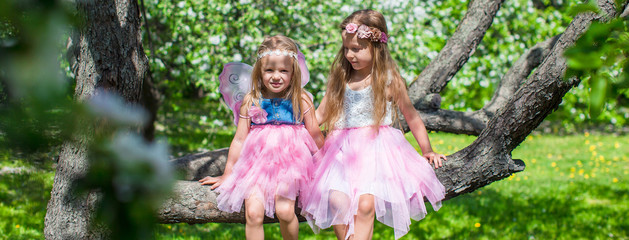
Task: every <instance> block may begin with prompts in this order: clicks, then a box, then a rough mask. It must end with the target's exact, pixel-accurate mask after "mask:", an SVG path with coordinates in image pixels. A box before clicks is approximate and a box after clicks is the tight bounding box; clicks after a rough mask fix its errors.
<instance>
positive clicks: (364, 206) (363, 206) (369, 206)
mask: <svg viewBox="0 0 629 240" xmlns="http://www.w3.org/2000/svg"><path fill="white" fill-rule="evenodd" d="M375 212H376V209H375V205H374V201H373V198H366V199H362V198H361V199H360V200H359V201H358V214H359V215H363V216H373V215H374V214H375Z"/></svg>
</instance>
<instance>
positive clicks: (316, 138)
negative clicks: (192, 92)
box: [200, 36, 323, 239]
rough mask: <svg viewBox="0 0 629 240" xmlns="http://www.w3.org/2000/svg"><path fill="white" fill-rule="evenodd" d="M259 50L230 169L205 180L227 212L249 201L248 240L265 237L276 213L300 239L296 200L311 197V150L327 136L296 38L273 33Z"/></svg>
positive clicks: (287, 235)
mask: <svg viewBox="0 0 629 240" xmlns="http://www.w3.org/2000/svg"><path fill="white" fill-rule="evenodd" d="M257 53H258V60H257V61H256V63H255V64H254V66H253V70H252V73H251V79H252V81H251V86H250V87H251V88H250V89H251V91H250V92H249V93H248V94H247V95H245V96H244V98H243V99H242V105H240V107H239V110H240V111H239V113H237V116H238V124H237V129H236V135H235V136H234V139H233V141H232V143H231V145H230V148H229V154H228V157H227V163H226V166H225V172H224V173H223V175H222V176H219V177H206V178H203V179H201V180H200V182H201V183H202V184H204V185H205V184H211V185H212V189H216V191H217V192H218V193H219V196H218V197H217V199H216V201H217V205H218V208H219V209H220V210H222V211H226V212H238V211H240V209H241V206H242V204H243V201H244V204H245V216H246V227H245V235H246V237H247V239H264V229H263V227H262V223H263V219H264V215H266V216H268V217H273V216H274V215H276V216H277V218H278V220H279V222H280V230H281V233H282V237H283V238H284V239H297V236H298V231H299V221H298V219H297V216H296V215H295V210H294V209H295V200H296V197H297V196H298V195H300V199H306V198H307V197H306V196H305V194H306V193H308V191H309V189H306V188H307V186H308V181H309V180H310V177H309V171H310V169H311V168H312V167H313V160H312V154H313V153H314V152H315V151H317V149H318V148H319V147H321V146H322V145H323V135H322V134H321V131H320V130H319V127H318V124H317V120H316V118H315V114H314V109H313V104H312V101H311V99H310V97H309V96H308V95H307V94H306V93H305V91H303V90H302V82H301V81H302V80H304V79H302V72H303V71H307V69H305V63H303V62H300V60H298V59H301V60H303V55H301V52H299V49H298V47H297V45H296V44H295V42H294V41H293V40H291V39H290V38H288V37H284V36H273V37H269V38H266V39H265V40H264V42H262V44H261V46H260V47H259V49H258V52H257ZM298 53H299V54H298ZM300 63H301V64H300ZM227 68H229V66H227V65H226V66H225V69H227ZM224 71H225V70H224ZM306 75H307V74H306ZM235 79H236V80H237V77H236V78H235ZM229 81H232V76H230V80H229ZM304 81H305V80H304ZM236 97H238V96H236ZM237 109H238V108H237ZM235 112H237V111H235ZM300 205H301V204H300Z"/></svg>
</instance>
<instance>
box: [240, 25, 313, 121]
mask: <svg viewBox="0 0 629 240" xmlns="http://www.w3.org/2000/svg"><path fill="white" fill-rule="evenodd" d="M273 50H280V51H282V50H286V51H291V52H294V53H295V54H297V53H298V52H299V50H298V47H297V44H296V43H295V41H293V40H292V39H290V38H289V37H286V36H282V35H275V36H272V37H266V38H265V39H264V41H262V44H260V47H258V51H257V52H256V58H257V55H260V54H261V53H263V52H266V51H273ZM291 59H292V60H293V76H292V78H291V79H290V85H289V86H288V88H286V90H284V91H285V92H284V96H283V98H285V99H290V100H291V103H292V104H293V119H294V120H295V121H298V122H301V121H302V120H303V116H302V114H301V107H300V103H301V69H300V68H299V63H298V61H297V59H294V58H292V57H291ZM262 91H264V84H263V83H262V59H258V60H257V61H256V63H255V64H254V65H253V72H251V92H249V93H248V94H247V95H245V97H244V99H243V101H242V106H245V108H246V109H247V111H248V110H249V107H250V106H251V105H252V104H253V105H256V106H258V107H260V102H259V100H260V99H261V98H262Z"/></svg>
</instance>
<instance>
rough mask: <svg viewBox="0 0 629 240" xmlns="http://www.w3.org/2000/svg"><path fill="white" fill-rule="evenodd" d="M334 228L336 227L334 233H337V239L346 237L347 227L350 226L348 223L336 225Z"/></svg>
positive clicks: (341, 239) (340, 239)
mask: <svg viewBox="0 0 629 240" xmlns="http://www.w3.org/2000/svg"><path fill="white" fill-rule="evenodd" d="M332 228H334V234H336V239H338V240H344V239H345V235H347V228H348V226H347V225H334V226H332ZM350 239H351V238H350Z"/></svg>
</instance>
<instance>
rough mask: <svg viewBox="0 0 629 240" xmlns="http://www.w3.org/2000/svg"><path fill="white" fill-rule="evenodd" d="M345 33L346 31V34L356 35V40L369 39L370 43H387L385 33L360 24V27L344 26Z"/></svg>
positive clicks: (355, 25) (353, 24)
mask: <svg viewBox="0 0 629 240" xmlns="http://www.w3.org/2000/svg"><path fill="white" fill-rule="evenodd" d="M345 31H347V33H356V34H357V35H358V38H365V39H369V40H371V41H372V42H381V43H387V41H389V37H388V36H387V34H386V33H384V32H383V31H380V29H377V28H370V27H369V26H367V25H364V24H361V25H360V26H358V25H357V24H355V23H350V24H347V26H345Z"/></svg>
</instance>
